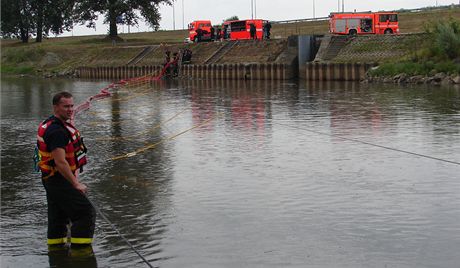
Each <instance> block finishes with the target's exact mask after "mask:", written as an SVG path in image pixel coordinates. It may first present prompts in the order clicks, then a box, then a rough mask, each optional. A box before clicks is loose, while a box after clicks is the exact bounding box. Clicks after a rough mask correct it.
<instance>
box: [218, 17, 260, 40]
mask: <svg viewBox="0 0 460 268" xmlns="http://www.w3.org/2000/svg"><path fill="white" fill-rule="evenodd" d="M265 23H267V21H264V20H259V19H255V20H232V21H226V22H224V23H223V24H222V34H223V36H224V39H230V40H244V39H251V24H253V25H254V26H255V27H256V37H257V39H262V38H263V26H264V24H265Z"/></svg>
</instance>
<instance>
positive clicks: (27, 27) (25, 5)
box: [1, 0, 34, 43]
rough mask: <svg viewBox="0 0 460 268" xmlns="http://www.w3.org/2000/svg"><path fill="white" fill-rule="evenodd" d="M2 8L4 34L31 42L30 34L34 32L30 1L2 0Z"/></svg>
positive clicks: (24, 41)
mask: <svg viewBox="0 0 460 268" xmlns="http://www.w3.org/2000/svg"><path fill="white" fill-rule="evenodd" d="M1 8H2V12H1V23H2V27H1V28H2V29H1V32H2V36H4V37H7V38H20V39H21V41H22V42H23V43H27V42H29V35H30V34H33V33H34V23H33V21H32V14H33V12H32V7H31V5H30V1H26V0H19V1H15V0H2V1H1Z"/></svg>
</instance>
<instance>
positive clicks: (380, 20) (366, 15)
mask: <svg viewBox="0 0 460 268" xmlns="http://www.w3.org/2000/svg"><path fill="white" fill-rule="evenodd" d="M329 31H330V32H331V33H333V34H349V35H356V34H394V33H399V25H398V14H397V13H395V12H375V13H374V12H359V13H331V15H329Z"/></svg>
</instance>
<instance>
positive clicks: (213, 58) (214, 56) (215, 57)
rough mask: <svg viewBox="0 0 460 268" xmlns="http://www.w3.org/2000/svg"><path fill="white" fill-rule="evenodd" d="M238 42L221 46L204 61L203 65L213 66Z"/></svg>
mask: <svg viewBox="0 0 460 268" xmlns="http://www.w3.org/2000/svg"><path fill="white" fill-rule="evenodd" d="M238 43H239V41H238V40H237V41H227V43H226V44H225V45H223V46H221V47H220V48H219V49H218V50H216V52H214V53H213V54H212V55H211V56H210V57H209V58H208V59H206V60H205V61H204V64H214V63H216V62H218V61H219V60H220V59H221V58H222V57H223V56H224V55H225V54H227V52H229V51H230V50H231V49H232V48H233V47H234V46H236V45H237V44H238Z"/></svg>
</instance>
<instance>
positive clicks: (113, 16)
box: [109, 0, 118, 38]
mask: <svg viewBox="0 0 460 268" xmlns="http://www.w3.org/2000/svg"><path fill="white" fill-rule="evenodd" d="M115 2H116V1H113V0H111V1H109V36H110V38H114V37H117V36H118V30H117V13H116V11H115Z"/></svg>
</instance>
